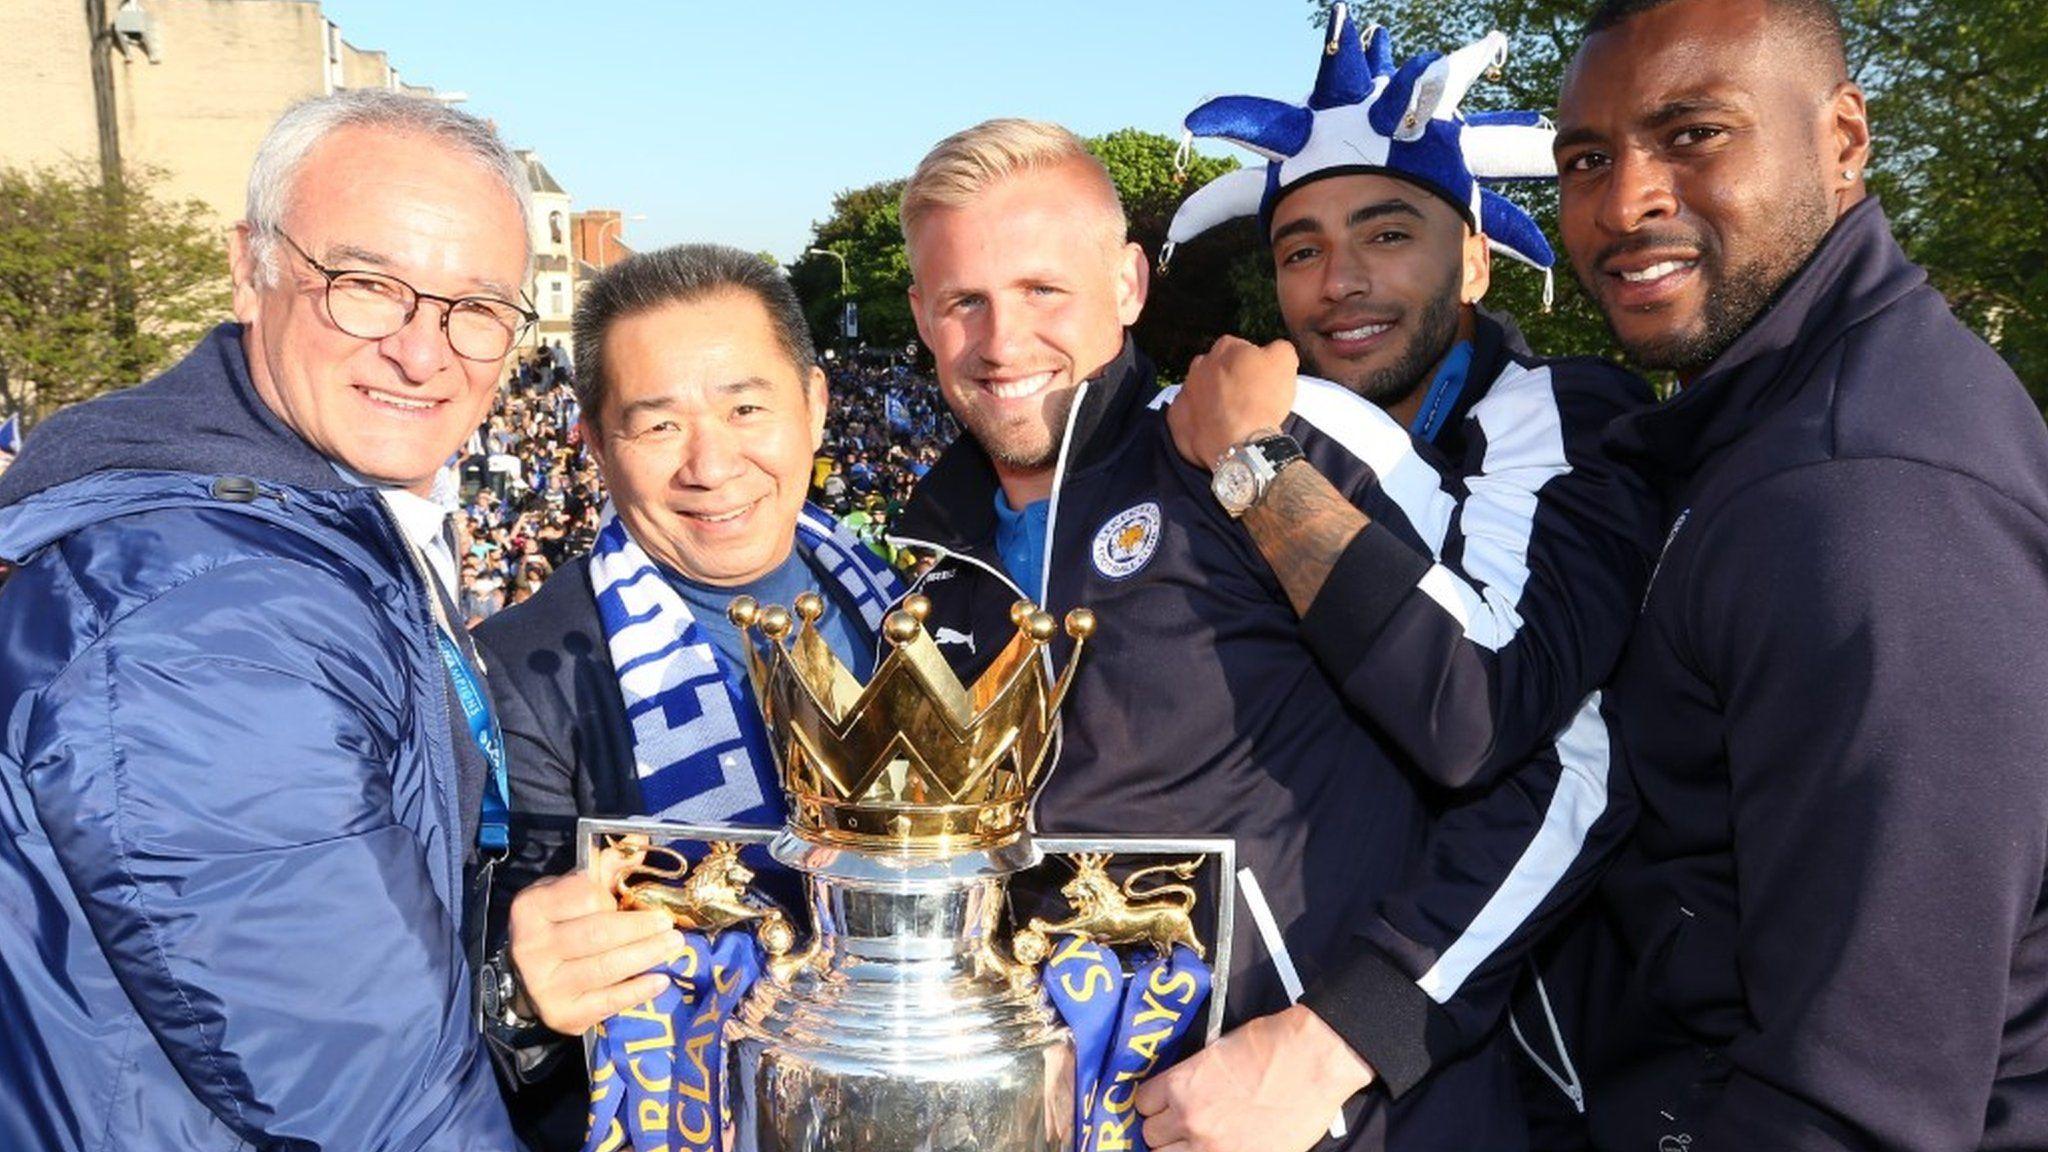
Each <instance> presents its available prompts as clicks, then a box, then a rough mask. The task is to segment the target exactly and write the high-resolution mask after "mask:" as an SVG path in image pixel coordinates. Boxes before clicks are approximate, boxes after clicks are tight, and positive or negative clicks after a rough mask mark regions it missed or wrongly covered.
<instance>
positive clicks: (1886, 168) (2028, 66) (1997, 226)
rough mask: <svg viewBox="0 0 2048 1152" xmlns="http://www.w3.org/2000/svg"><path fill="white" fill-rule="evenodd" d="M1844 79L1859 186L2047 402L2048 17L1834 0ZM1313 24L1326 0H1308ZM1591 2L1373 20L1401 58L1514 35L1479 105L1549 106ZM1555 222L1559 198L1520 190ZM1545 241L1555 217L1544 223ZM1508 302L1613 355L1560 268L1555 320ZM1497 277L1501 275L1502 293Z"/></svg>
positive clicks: (1403, 1)
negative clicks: (1864, 101)
mask: <svg viewBox="0 0 2048 1152" xmlns="http://www.w3.org/2000/svg"><path fill="white" fill-rule="evenodd" d="M1839 4H1840V8H1841V12H1842V17H1843V26H1844V31H1845V33H1846V36H1847V41H1848V55H1849V70H1850V75H1851V76H1852V77H1854V78H1855V80H1856V82H1857V83H1858V84H1859V85H1861V86H1862V88H1863V90H1864V92H1865V93H1866V95H1867V96H1868V97H1869V101H1870V120H1871V127H1872V129H1873V132H1874V134H1875V136H1876V146H1875V148H1874V149H1873V153H1874V154H1873V156H1872V163H1871V170H1870V173H1869V182H1870V186H1871V189H1872V190H1873V191H1874V192H1876V193H1877V194H1878V196H1879V197H1880V198H1882V200H1883V201H1884V207H1885V212H1886V214H1887V215H1888V216H1889V217H1890V218H1891V222H1892V226H1893V229H1894V231H1895V232H1896V234H1897V235H1898V237H1899V241H1900V243H1901V244H1902V245H1903V246H1904V247H1905V249H1906V252H1907V254H1908V255H1909V256H1911V257H1912V258H1913V260H1914V261H1915V262H1917V263H1919V264H1920V265H1921V266H1922V267H1924V268H1926V269H1927V272H1928V276H1929V278H1930V280H1931V281H1932V283H1933V284H1934V286H1935V287H1936V288H1938V289H1940V290H1941V292H1942V293H1943V295H1944V296H1946V297H1947V299H1948V302H1949V305H1950V307H1952V308H1954V309H1955V312H1956V314H1957V316H1959V317H1960V318H1961V319H1962V320H1963V321H1964V322H1965V323H1966V324H1969V325H1970V326H1971V327H1972V328H1974V329H1975V330H1976V331H1977V332H1978V333H1979V334H1980V335H1982V336H1983V337H1984V338H1985V339H1986V340H1987V341H1989V342H1990V343H1991V345H1992V346H1993V347H1994V348H1997V349H1998V351H1999V353H2000V354H2001V355H2003V356H2004V357H2005V359H2006V361H2007V363H2009V364H2011V365H2012V366H2013V370H2014V372H2015V373H2017V374H2018V376H2019V378H2020V379H2021V380H2022V381H2024V382H2025V383H2026V385H2027V387H2028V388H2029V389H2031V390H2032V391H2033V393H2034V397H2035V400H2036V401H2037V402H2040V403H2043V404H2044V405H2048V122H2044V121H2043V119H2042V118H2041V115H2040V109H2041V107H2042V105H2043V103H2044V100H2048V21H2043V20H2042V19H2041V15H2040V9H2039V6H2038V4H2036V3H2033V2H2032V0H1839ZM1309 7H1310V19H1311V21H1312V22H1313V23H1314V24H1316V25H1317V26H1321V25H1322V23H1323V21H1324V20H1326V19H1327V16H1328V12H1329V8H1330V4H1329V0H1311V3H1310V5H1309ZM1590 7H1591V5H1590V4H1587V3H1585V2H1584V0H1383V2H1381V3H1379V4H1376V5H1374V6H1373V7H1372V8H1371V9H1370V10H1369V11H1370V18H1372V19H1376V20H1379V21H1380V22H1382V23H1384V24H1386V25H1387V27H1388V28H1389V29H1390V30H1392V32H1393V34H1394V47H1395V49H1396V50H1397V51H1398V52H1399V53H1401V54H1403V55H1404V56H1405V55H1408V54H1413V53H1415V52H1419V51H1422V50H1424V49H1438V50H1442V49H1446V48H1450V47H1455V46H1457V45H1460V44H1464V43H1468V42H1470V41H1471V40H1473V39H1476V38H1477V37H1479V36H1480V35H1482V34H1484V33H1485V32H1486V31H1487V30H1489V29H1492V28H1499V29H1501V30H1502V31H1504V32H1506V33H1508V36H1509V39H1510V41H1511V46H1510V48H1509V52H1508V67H1507V69H1506V70H1505V73H1504V75H1503V76H1502V77H1501V78H1500V79H1499V80H1498V81H1482V82H1481V83H1480V85H1479V86H1478V87H1477V88H1475V90H1474V95H1473V97H1472V99H1471V101H1470V106H1471V107H1474V108H1509V107H1514V108H1534V109H1539V110H1547V109H1550V108H1553V107H1555V106H1556V103H1557V91H1558V87H1559V84H1560V82H1561V80H1562V77H1563V74H1564V67H1565V65H1566V64H1567V63H1569V61H1570V59H1571V54H1572V52H1573V51H1574V50H1575V49H1576V48H1577V45H1578V42H1579V39H1580V37H1579V27H1580V25H1581V23H1582V21H1583V20H1584V18H1585V15H1586V12H1587V11H1588V10H1590ZM1525 203H1526V204H1528V206H1530V207H1531V208H1533V209H1536V210H1538V217H1537V218H1538V219H1539V220H1543V221H1545V222H1546V223H1551V222H1554V221H1555V220H1556V218H1557V216H1556V199H1555V194H1554V193H1551V192H1548V191H1545V192H1543V193H1542V194H1541V195H1540V196H1537V197H1536V198H1534V199H1529V200H1526V201H1525ZM1551 231H1552V232H1553V237H1554V233H1555V228H1554V227H1553V228H1552V229H1551ZM1523 279H1526V278H1524V277H1516V276H1513V275H1512V274H1511V276H1510V278H1509V283H1508V284H1507V285H1505V287H1506V288H1507V294H1506V295H1505V296H1498V295H1492V294H1490V295H1489V297H1488V299H1489V301H1498V300H1505V302H1506V303H1507V304H1508V305H1509V307H1510V308H1512V309H1513V310H1514V311H1515V312H1516V314H1517V315H1518V316H1519V317H1522V318H1524V319H1525V320H1526V321H1527V324H1526V325H1525V326H1526V328H1527V329H1528V333H1529V336H1530V339H1531V341H1532V342H1533V343H1534V344H1535V345H1536V346H1537V347H1539V348H1541V349H1543V350H1544V351H1546V352H1557V353H1566V352H1608V351H1611V341H1610V340H1609V339H1608V337H1607V335H1606V331H1605V328H1604V325H1602V324H1601V322H1600V321H1599V319H1598V317H1597V315H1596V314H1595V312H1594V310H1593V308H1592V307H1591V306H1590V304H1589V303H1588V302H1587V301H1586V300H1585V298H1584V297H1583V296H1582V295H1581V294H1580V293H1579V292H1578V291H1577V284H1576V282H1575V281H1573V280H1572V278H1571V276H1570V274H1569V272H1568V271H1566V270H1564V269H1560V275H1559V277H1558V280H1559V284H1558V298H1559V306H1558V308H1557V310H1556V312H1555V313H1553V314H1552V315H1551V316H1549V317H1542V316H1540V315H1539V314H1537V313H1535V312H1533V311H1532V310H1530V309H1528V308H1525V307H1521V306H1520V305H1521V303H1522V295H1523V293H1522V290H1521V289H1520V288H1519V287H1518V286H1517V284H1516V282H1517V281H1520V280H1523ZM1501 287H1503V286H1502V285H1501V284H1500V282H1499V280H1498V279H1496V292H1498V291H1499V290H1500V288H1501Z"/></svg>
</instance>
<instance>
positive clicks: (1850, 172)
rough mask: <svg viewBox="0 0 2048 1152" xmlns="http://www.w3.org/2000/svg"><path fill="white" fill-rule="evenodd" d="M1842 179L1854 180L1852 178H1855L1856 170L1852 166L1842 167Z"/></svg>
mask: <svg viewBox="0 0 2048 1152" xmlns="http://www.w3.org/2000/svg"><path fill="white" fill-rule="evenodd" d="M1842 179H1844V180H1854V179H1856V170H1855V169H1854V168H1844V169H1842Z"/></svg>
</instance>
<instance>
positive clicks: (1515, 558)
mask: <svg viewBox="0 0 2048 1152" xmlns="http://www.w3.org/2000/svg"><path fill="white" fill-rule="evenodd" d="M1472 417H1473V419H1475V420H1477V421H1479V427H1480V429H1481V430H1482V431H1483V432H1485V433H1486V459H1485V461H1484V463H1483V464H1482V465H1481V466H1480V470H1479V475H1477V476H1474V477H1471V478H1470V479H1469V480H1468V481H1467V482H1466V489H1467V491H1468V492H1469V495H1468V496H1467V497H1466V500H1465V515H1464V517H1463V522H1462V525H1461V527H1462V528H1463V530H1464V533H1465V570H1466V572H1467V573H1468V574H1469V575H1471V577H1472V578H1473V579H1475V580H1478V581H1480V582H1482V583H1484V584H1485V585H1486V586H1487V587H1488V588H1489V589H1492V590H1494V591H1495V592H1497V593H1498V594H1499V596H1500V598H1501V599H1502V600H1503V601H1505V602H1506V603H1509V604H1515V603H1519V602H1520V601H1521V599H1522V588H1523V587H1524V586H1525V585H1526V584H1528V582H1529V537H1530V535H1531V533H1532V532H1533V531H1534V528H1535V522H1536V504H1537V500H1536V493H1537V492H1539V491H1541V490H1542V488H1543V486H1544V485H1545V484H1548V483H1550V481H1552V480H1554V479H1556V478H1557V477H1559V476H1562V475H1564V474H1565V473H1567V472H1570V471H1571V465H1570V463H1568V462H1567V461H1566V459H1565V454H1564V421H1563V418H1562V416H1561V415H1560V414H1559V412H1558V409H1557V393H1556V391H1555V389H1554V388H1553V386H1552V381H1551V377H1550V369H1549V368H1547V367H1544V368H1537V369H1533V370H1532V369H1526V368H1520V367H1518V366H1517V367H1511V368H1510V369H1509V370H1508V371H1506V372H1504V373H1502V374H1501V377H1500V379H1499V380H1497V381H1495V382H1494V385H1493V387H1492V388H1491V389H1490V390H1488V392H1487V394H1486V397H1485V398H1484V399H1482V400H1480V401H1479V403H1477V404H1474V405H1473V406H1472ZM1516 627H1520V623H1519V621H1518V622H1517V623H1516Z"/></svg>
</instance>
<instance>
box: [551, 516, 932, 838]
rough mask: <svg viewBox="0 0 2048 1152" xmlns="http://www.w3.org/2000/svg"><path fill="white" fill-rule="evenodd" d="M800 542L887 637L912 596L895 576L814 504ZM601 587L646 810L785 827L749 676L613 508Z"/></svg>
mask: <svg viewBox="0 0 2048 1152" xmlns="http://www.w3.org/2000/svg"><path fill="white" fill-rule="evenodd" d="M796 537H797V547H798V548H801V549H804V550H806V551H807V552H808V554H809V555H810V557H811V560H812V562H813V564H814V565H815V566H816V567H817V568H819V569H822V570H823V571H824V572H826V573H827V574H828V575H830V576H831V577H832V578H833V579H836V580H838V581H839V584H840V586H841V587H842V588H844V589H845V590H846V593H847V595H848V597H849V598H850V599H851V600H852V601H853V603H854V605H855V606H856V607H858V608H859V610H860V615H861V619H862V620H864V621H865V622H866V624H867V630H868V632H869V634H870V635H873V634H876V633H878V632H879V631H880V629H881V626H882V616H883V614H884V613H886V612H887V611H888V610H889V605H891V604H893V603H895V602H896V598H897V597H898V596H900V595H902V591H903V590H902V585H901V584H900V583H899V582H898V581H897V579H896V575H895V573H894V572H893V571H892V570H891V569H890V568H889V566H888V565H887V564H885V563H883V562H882V560H881V558H880V557H878V556H876V555H875V554H874V553H873V552H870V551H868V550H867V549H866V548H865V547H862V545H861V543H860V542H859V541H858V540H856V539H855V538H854V537H853V535H852V533H850V532H848V531H846V529H844V528H843V527H841V526H840V524H839V522H838V521H836V520H834V519H833V518H832V517H831V516H830V515H828V514H827V513H825V512H824V511H823V510H822V509H819V508H815V507H813V506H811V505H808V504H807V505H805V506H804V508H803V511H802V512H801V514H799V515H798V517H797V524H796ZM590 582H591V585H592V588H593V590H594V591H595V592H596V594H597V616H598V619H599V621H600V622H602V623H603V625H604V634H605V641H606V643H607V644H608V645H609V647H610V650H611V657H612V667H613V669H614V670H616V672H617V674H618V678H619V694H620V695H621V696H623V697H624V698H625V702H626V720H627V723H629V724H630V725H632V729H633V761H634V764H633V766H634V771H635V772H636V773H637V774H638V776H639V778H640V801H641V807H642V808H643V810H644V811H645V813H646V814H647V815H649V816H654V817H658V818H660V819H664V820H675V821H681V822H684V823H692V824H761V825H766V824H773V823H776V822H778V821H780V820H781V819H782V817H783V811H782V796H781V790H780V786H779V784H778V782H777V780H776V776H775V759H774V755H773V753H772V752H771V751H770V750H769V747H768V738H767V733H766V732H765V731H764V730H763V728H762V725H761V719H760V714H759V713H758V712H756V711H755V709H754V708H753V706H752V705H751V704H750V703H749V701H748V699H747V689H746V675H747V673H746V669H744V668H735V667H733V666H732V665H731V662H730V661H728V660H726V659H724V658H723V657H721V656H720V655H719V654H718V652H717V650H716V649H715V648H714V647H713V646H712V644H711V641H710V640H709V639H707V638H706V637H705V635H704V634H703V632H702V631H701V630H700V629H699V628H698V627H697V621H696V618H695V617H694V616H693V615H691V613H690V609H689V606H688V605H686V604H685V603H683V598H682V597H681V596H680V595H678V594H677V593H676V590H675V589H674V588H672V587H670V586H669V583H668V581H667V580H665V579H663V578H662V575H661V572H660V571H659V570H658V569H656V568H655V566H654V561H652V560H650V559H648V558H647V553H646V552H644V551H642V550H641V548H640V546H639V545H638V544H636V543H634V542H633V538H632V537H631V536H629V535H627V533H626V526H625V524H624V523H623V522H621V521H620V520H619V516H618V512H617V510H616V509H614V508H613V507H612V506H611V504H610V503H609V502H607V503H606V504H605V506H604V515H603V524H602V526H601V527H600V528H599V529H598V533H597V544H596V546H595V547H594V548H593V549H592V550H591V554H590Z"/></svg>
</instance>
